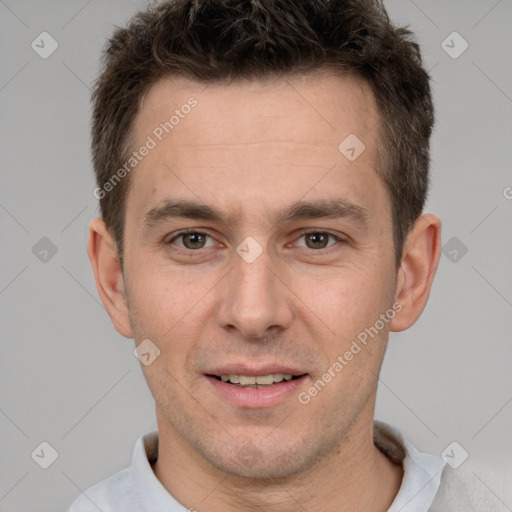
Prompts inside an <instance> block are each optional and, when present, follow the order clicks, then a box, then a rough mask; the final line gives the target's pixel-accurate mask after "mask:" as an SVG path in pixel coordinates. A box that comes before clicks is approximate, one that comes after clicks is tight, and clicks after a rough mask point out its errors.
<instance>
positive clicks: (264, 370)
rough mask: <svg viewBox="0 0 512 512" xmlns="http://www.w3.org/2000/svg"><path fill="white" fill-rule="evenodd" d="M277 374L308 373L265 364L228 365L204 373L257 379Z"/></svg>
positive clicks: (296, 375)
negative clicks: (259, 376) (261, 376)
mask: <svg viewBox="0 0 512 512" xmlns="http://www.w3.org/2000/svg"><path fill="white" fill-rule="evenodd" d="M275 373H282V374H284V375H291V376H292V377H298V376H300V375H304V374H305V373H307V372H306V371H305V370H302V369H300V368H293V367H292V366H283V365H276V364H263V365H258V366H255V365H246V364H228V365H225V366H220V367H217V368H214V369H212V370H208V371H206V372H204V374H205V375H217V377H220V376H221V375H246V376H247V377H257V376H258V375H272V374H275Z"/></svg>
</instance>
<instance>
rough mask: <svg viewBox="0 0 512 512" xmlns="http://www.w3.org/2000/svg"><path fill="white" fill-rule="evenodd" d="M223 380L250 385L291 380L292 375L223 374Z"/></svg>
mask: <svg viewBox="0 0 512 512" xmlns="http://www.w3.org/2000/svg"><path fill="white" fill-rule="evenodd" d="M220 378H221V380H222V381H223V382H228V381H229V382H231V383H232V384H240V385H241V386H249V385H251V384H273V383H274V382H281V381H282V380H283V379H284V380H291V379H292V376H291V375H288V374H283V373H272V374H270V375H258V376H257V377H255V376H248V375H234V374H231V373H230V374H229V375H221V376H220Z"/></svg>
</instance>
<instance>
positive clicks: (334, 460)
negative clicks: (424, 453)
mask: <svg viewBox="0 0 512 512" xmlns="http://www.w3.org/2000/svg"><path fill="white" fill-rule="evenodd" d="M157 416H158V414H157ZM160 419H161V418H158V420H159V422H158V425H159V429H158V430H159V453H158V460H157V462H156V463H155V465H154V467H153V470H154V472H155V475H156V477H157V478H158V479H159V480H160V482H161V483H162V485H163V486H164V487H165V488H166V489H167V490H168V491H169V493H170V494H171V495H172V496H173V497H174V498H175V499H177V500H178V501H179V502H180V503H182V504H183V505H185V506H186V507H189V508H191V509H192V508H193V509H196V510H198V511H201V510H208V511H209V512H235V511H239V510H241V509H243V510H246V511H260V510H265V511H267V512H296V510H297V508H302V509H305V510H308V511H310V512H317V511H318V512H320V511H321V512H331V511H332V512H334V511H336V512H348V511H353V510H373V511H376V512H379V511H382V512H384V511H387V510H388V509H389V507H390V506H391V504H392V502H393V500H394V498H395V496H396V494H397V492H398V489H399V488H400V485H401V482H402V477H403V469H402V467H401V466H397V465H395V464H393V463H392V462H391V461H390V460H389V459H388V458H387V457H386V456H385V455H383V454H382V453H381V452H380V451H379V450H378V449H377V448H376V447H375V446H374V444H373V420H371V421H370V422H366V428H362V425H361V421H360V420H361V419H362V418H361V417H360V418H359V419H358V420H359V421H358V420H356V422H354V424H353V425H352V427H351V428H350V430H349V431H348V432H347V433H346V435H345V437H344V439H343V440H342V441H341V442H339V443H338V444H337V445H336V446H335V447H334V448H333V449H332V450H331V451H330V453H327V454H325V455H324V456H322V457H321V458H319V459H318V461H317V462H316V463H315V464H314V465H313V466H312V467H310V468H308V470H307V471H304V472H302V473H300V474H296V475H293V476H292V477H289V478H286V479H266V480H254V479H247V478H241V477H236V476H232V475H228V474H226V473H224V472H222V471H220V470H218V469H217V468H216V467H214V466H213V465H212V464H210V463H209V462H208V461H206V460H205V459H204V458H202V457H201V456H200V455H199V454H198V453H197V452H195V451H194V450H193V449H192V448H191V447H190V446H189V445H188V444H187V443H186V442H185V441H184V440H183V439H182V438H181V436H179V434H178V433H177V432H176V431H175V430H174V429H173V428H172V427H171V426H170V425H169V424H168V423H166V422H163V421H160Z"/></svg>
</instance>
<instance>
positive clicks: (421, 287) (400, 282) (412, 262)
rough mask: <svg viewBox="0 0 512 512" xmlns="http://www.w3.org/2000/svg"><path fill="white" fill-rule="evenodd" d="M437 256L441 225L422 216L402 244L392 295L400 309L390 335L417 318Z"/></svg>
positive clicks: (432, 274)
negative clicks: (394, 289) (395, 285)
mask: <svg viewBox="0 0 512 512" xmlns="http://www.w3.org/2000/svg"><path fill="white" fill-rule="evenodd" d="M440 256H441V221H440V220H439V219H438V218H437V217H436V216H435V215H432V214H424V215H422V216H421V217H419V218H418V220H417V221H416V223H415V224H414V227H413V229H412V230H411V231H410V232H409V235H408V236H407V239H406V241H405V243H404V250H403V253H402V262H401V265H400V269H399V271H398V279H397V287H396V292H395V302H396V303H399V304H401V305H402V309H401V310H400V312H399V314H398V315H396V316H395V317H394V318H393V320H391V322H390V326H389V329H390V330H391V331H394V332H398V331H404V330H405V329H408V328H409V327H411V325H413V324H414V323H415V322H416V320H417V319H418V318H419V317H420V315H421V313H422V312H423V310H424V309H425V306H426V305H427V300H428V297H429V295H430V289H431V287H432V282H433V280H434V276H435V273H436V270H437V266H438V264H439V258H440Z"/></svg>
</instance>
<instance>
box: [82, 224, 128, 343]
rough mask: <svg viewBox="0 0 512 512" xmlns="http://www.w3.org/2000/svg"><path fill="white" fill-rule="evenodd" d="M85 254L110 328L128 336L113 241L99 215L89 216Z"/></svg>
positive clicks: (126, 311)
mask: <svg viewBox="0 0 512 512" xmlns="http://www.w3.org/2000/svg"><path fill="white" fill-rule="evenodd" d="M87 254H88V256H89V260H90V262H91V265H92V268H93V271H94V277H95V280H96V287H97V289H98V293H99V295H100V298H101V301H102V302H103V305H104V306H105V309H106V310H107V313H108V314H109V316H110V319H111V320H112V323H113V324H114V327H115V328H116V330H117V331H118V332H119V334H121V335H122V336H124V337H126V338H132V337H133V336H132V331H131V326H130V319H129V314H128V307H127V301H126V296H125V290H124V280H123V275H122V273H121V267H120V264H119V258H118V256H117V251H116V244H115V242H114V239H113V238H112V235H111V234H110V232H109V230H108V228H107V226H106V225H105V222H104V221H103V219H101V218H96V219H93V220H92V221H91V222H90V224H89V242H88V244H87Z"/></svg>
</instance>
